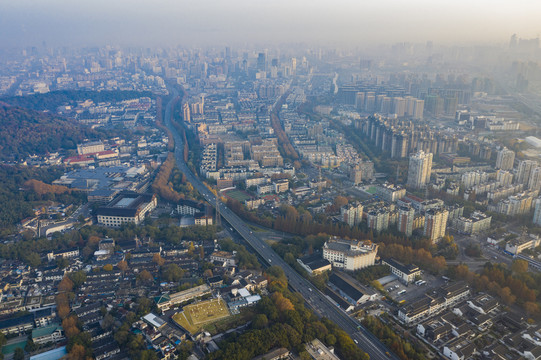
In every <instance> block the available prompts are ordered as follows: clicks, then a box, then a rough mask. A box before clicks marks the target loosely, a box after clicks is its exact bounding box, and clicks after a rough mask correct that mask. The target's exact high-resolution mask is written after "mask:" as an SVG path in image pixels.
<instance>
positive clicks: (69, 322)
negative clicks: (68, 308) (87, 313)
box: [62, 315, 80, 339]
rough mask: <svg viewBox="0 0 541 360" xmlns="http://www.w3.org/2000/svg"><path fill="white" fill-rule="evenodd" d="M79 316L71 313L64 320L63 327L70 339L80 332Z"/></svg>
mask: <svg viewBox="0 0 541 360" xmlns="http://www.w3.org/2000/svg"><path fill="white" fill-rule="evenodd" d="M77 321H78V320H77V316H75V315H71V316H68V317H67V318H65V319H64V320H62V329H64V333H65V334H66V337H67V338H68V339H70V338H72V337H73V336H75V335H77V334H79V333H80V330H79V328H78V327H77Z"/></svg>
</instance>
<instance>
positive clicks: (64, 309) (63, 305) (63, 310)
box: [55, 293, 70, 320]
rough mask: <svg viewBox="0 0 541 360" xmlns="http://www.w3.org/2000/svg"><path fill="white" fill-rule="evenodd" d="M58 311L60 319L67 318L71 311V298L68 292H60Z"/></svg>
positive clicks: (57, 304)
mask: <svg viewBox="0 0 541 360" xmlns="http://www.w3.org/2000/svg"><path fill="white" fill-rule="evenodd" d="M55 300H56V311H57V313H58V316H59V317H60V319H62V320H63V319H65V318H66V316H68V314H69V313H70V306H69V299H68V295H67V294H66V293H60V294H58V295H57V296H56V299H55Z"/></svg>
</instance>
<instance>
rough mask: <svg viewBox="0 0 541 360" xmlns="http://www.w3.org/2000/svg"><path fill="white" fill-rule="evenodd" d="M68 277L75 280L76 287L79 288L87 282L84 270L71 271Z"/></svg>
mask: <svg viewBox="0 0 541 360" xmlns="http://www.w3.org/2000/svg"><path fill="white" fill-rule="evenodd" d="M68 277H69V278H70V280H71V281H72V282H73V286H74V287H75V288H78V287H80V286H81V285H83V284H84V283H85V281H86V272H84V271H83V270H79V271H75V272H72V273H69V274H68Z"/></svg>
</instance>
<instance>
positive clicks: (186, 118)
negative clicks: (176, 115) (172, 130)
mask: <svg viewBox="0 0 541 360" xmlns="http://www.w3.org/2000/svg"><path fill="white" fill-rule="evenodd" d="M182 117H183V119H184V121H186V122H188V123H189V122H191V116H190V105H188V103H184V105H182Z"/></svg>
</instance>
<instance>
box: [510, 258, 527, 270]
mask: <svg viewBox="0 0 541 360" xmlns="http://www.w3.org/2000/svg"><path fill="white" fill-rule="evenodd" d="M511 270H513V272H514V273H517V274H521V273H525V272H527V271H528V262H527V261H526V260H522V259H517V260H515V261H513V264H512V265H511Z"/></svg>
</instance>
